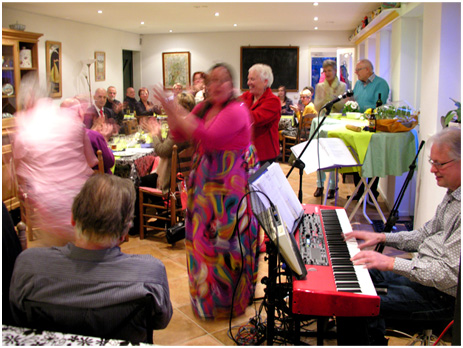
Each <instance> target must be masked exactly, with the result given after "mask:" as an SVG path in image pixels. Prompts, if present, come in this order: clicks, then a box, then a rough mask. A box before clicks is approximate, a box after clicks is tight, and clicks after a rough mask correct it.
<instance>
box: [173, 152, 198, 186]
mask: <svg viewBox="0 0 463 348" xmlns="http://www.w3.org/2000/svg"><path fill="white" fill-rule="evenodd" d="M194 152H195V148H194V146H189V147H187V148H186V149H183V150H182V151H180V152H179V153H178V160H177V173H181V174H182V175H183V177H184V178H185V180H186V179H187V178H188V176H189V175H190V171H191V166H192V164H193V155H194Z"/></svg>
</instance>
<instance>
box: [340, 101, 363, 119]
mask: <svg viewBox="0 0 463 348" xmlns="http://www.w3.org/2000/svg"><path fill="white" fill-rule="evenodd" d="M342 113H343V114H345V115H346V116H347V118H352V119H359V118H360V117H361V116H362V114H361V113H360V112H359V104H358V103H357V102H356V101H353V100H349V101H348V102H346V104H344V109H342Z"/></svg>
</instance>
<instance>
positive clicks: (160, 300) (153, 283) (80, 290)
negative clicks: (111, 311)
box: [10, 243, 172, 329]
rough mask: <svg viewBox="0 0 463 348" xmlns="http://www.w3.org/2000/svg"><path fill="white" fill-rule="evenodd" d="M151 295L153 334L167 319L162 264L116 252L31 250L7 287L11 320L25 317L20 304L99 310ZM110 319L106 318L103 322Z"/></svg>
mask: <svg viewBox="0 0 463 348" xmlns="http://www.w3.org/2000/svg"><path fill="white" fill-rule="evenodd" d="M146 295H151V296H152V297H153V302H154V309H155V310H154V313H153V319H154V323H155V329H163V328H165V327H166V326H167V324H168V323H169V321H170V318H171V316H172V304H171V302H170V295H169V285H168V282H167V275H166V270H165V267H164V264H163V263H162V262H161V261H160V260H158V259H156V258H154V257H152V256H150V255H128V254H124V253H122V252H121V250H120V248H119V247H114V248H111V249H103V250H87V249H82V248H79V247H76V246H75V245H74V244H72V243H68V244H67V245H66V246H63V247H51V248H31V249H26V250H24V251H23V252H22V253H21V254H19V256H18V258H17V259H16V263H15V267H14V271H13V277H12V279H11V286H10V303H11V309H12V311H13V316H14V317H15V318H21V317H22V316H23V315H24V313H25V310H26V309H25V306H24V301H25V300H31V301H39V302H45V303H51V304H58V305H68V306H73V307H79V308H100V307H106V306H110V305H114V304H119V303H123V302H127V301H133V300H136V299H139V298H141V297H144V296H146ZM108 320H109V319H108Z"/></svg>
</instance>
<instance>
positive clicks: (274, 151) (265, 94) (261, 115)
mask: <svg viewBox="0 0 463 348" xmlns="http://www.w3.org/2000/svg"><path fill="white" fill-rule="evenodd" d="M272 83H273V73H272V68H271V67H270V66H268V65H265V64H254V65H253V66H252V67H251V68H249V71H248V86H249V91H248V92H245V93H243V94H242V95H241V99H242V100H243V101H244V102H245V103H246V105H247V106H248V108H249V110H250V111H251V116H252V122H253V125H252V128H253V141H254V145H255V147H256V150H257V157H258V158H259V163H260V164H261V165H262V164H264V163H265V162H270V163H272V162H275V161H276V160H277V159H278V156H279V155H280V143H279V137H278V123H279V122H280V117H281V105H280V99H278V97H277V96H276V95H274V94H273V93H272V90H271V89H270V86H271V85H272Z"/></svg>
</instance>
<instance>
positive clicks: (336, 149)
mask: <svg viewBox="0 0 463 348" xmlns="http://www.w3.org/2000/svg"><path fill="white" fill-rule="evenodd" d="M317 143H318V144H319V146H317ZM306 144H307V141H304V142H302V143H299V144H297V145H295V146H293V147H291V151H292V152H293V153H294V155H295V156H296V157H299V154H300V153H301V152H302V150H303V149H304V147H305V145H306ZM319 154H320V167H318V163H319V156H318V155H319ZM301 161H302V162H303V163H304V164H305V168H304V171H305V172H306V173H307V174H310V173H313V172H315V171H317V170H318V169H319V168H320V169H322V170H324V169H331V168H336V167H355V166H357V165H358V163H357V161H356V160H355V159H354V157H353V156H352V154H351V153H350V151H349V149H348V148H347V146H346V144H344V142H343V141H342V140H341V139H339V138H319V139H314V140H313V141H312V142H311V143H310V145H309V147H308V148H307V150H305V152H304V154H303V155H302V157H301Z"/></svg>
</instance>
